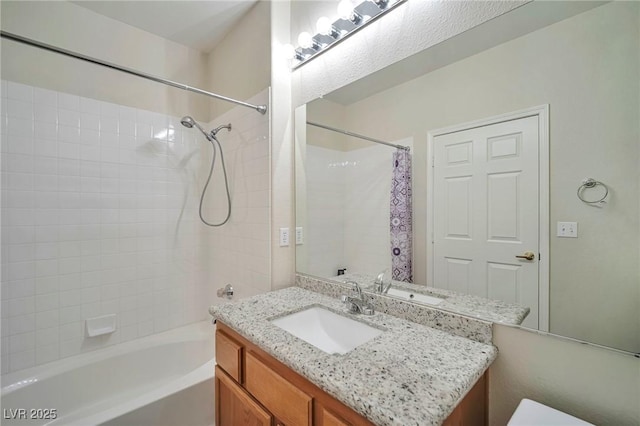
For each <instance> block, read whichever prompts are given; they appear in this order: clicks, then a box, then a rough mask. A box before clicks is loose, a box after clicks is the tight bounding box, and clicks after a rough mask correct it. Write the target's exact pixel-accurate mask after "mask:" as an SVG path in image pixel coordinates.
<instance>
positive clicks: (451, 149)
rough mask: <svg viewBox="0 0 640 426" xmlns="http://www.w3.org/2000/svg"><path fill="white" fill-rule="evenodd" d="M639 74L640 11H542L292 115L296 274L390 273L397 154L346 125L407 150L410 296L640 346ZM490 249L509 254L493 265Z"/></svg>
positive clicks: (539, 5) (561, 5) (520, 14)
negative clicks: (459, 297)
mask: <svg viewBox="0 0 640 426" xmlns="http://www.w3.org/2000/svg"><path fill="white" fill-rule="evenodd" d="M639 64H640V3H637V2H611V3H605V4H603V3H593V2H532V3H529V4H527V5H525V6H522V7H520V8H518V9H516V10H514V11H512V12H510V13H508V14H506V15H504V16H502V17H501V18H499V19H497V20H493V21H490V22H487V23H485V24H483V25H481V26H479V27H477V28H476V29H474V30H472V31H469V32H467V33H464V34H461V35H460V36H457V37H455V38H454V39H450V40H448V41H447V42H445V43H443V44H442V45H438V46H435V47H433V48H430V49H428V50H426V51H424V52H421V53H419V54H417V55H415V56H414V57H410V58H407V59H406V60H403V61H401V62H399V63H396V64H393V65H391V66H390V67H389V68H388V69H383V70H381V71H379V72H377V73H374V74H372V75H370V76H367V77H365V78H364V79H362V80H359V81H356V82H354V83H352V84H350V85H349V86H345V87H343V88H341V89H339V90H336V91H335V92H333V93H329V94H326V95H324V96H323V97H322V98H321V99H316V100H314V101H312V102H309V103H307V104H306V105H303V106H300V107H299V108H298V109H297V110H296V208H297V212H296V217H297V226H298V227H301V228H302V229H303V231H304V241H303V243H302V244H299V245H297V248H296V269H297V271H298V272H299V273H304V274H308V275H313V276H318V277H323V278H328V279H333V280H337V281H344V279H343V277H345V276H347V277H352V278H353V277H358V276H362V277H374V278H377V276H378V274H380V273H381V272H382V271H384V270H388V269H393V268H392V256H393V255H392V249H391V238H392V237H391V231H390V222H392V221H393V220H394V214H397V212H395V213H393V200H392V196H391V192H392V191H391V189H392V186H394V185H397V184H398V183H397V179H398V175H397V170H394V167H393V166H394V163H393V161H395V160H393V158H394V157H393V156H394V153H395V152H396V148H394V147H390V146H387V145H382V144H377V143H373V142H370V141H368V140H364V139H361V138H357V137H353V136H349V135H346V134H344V133H339V132H336V131H332V130H328V129H327V128H326V127H331V128H334V129H340V130H345V131H347V132H349V133H355V134H358V135H363V136H366V137H369V138H373V139H376V140H380V141H384V142H388V143H391V144H394V145H402V146H406V147H409V148H410V153H411V157H412V172H411V181H412V182H411V184H412V187H411V189H412V206H411V209H410V210H409V211H410V212H411V215H410V216H409V215H406V216H402V215H400V216H401V217H400V218H401V219H402V220H406V219H411V221H410V231H411V235H412V243H411V247H408V246H406V244H405V246H403V247H402V250H405V249H406V250H408V249H409V248H410V249H411V252H409V253H410V257H409V260H411V261H412V265H411V266H412V269H411V282H412V284H406V285H405V287H404V288H410V287H411V286H413V287H414V288H415V289H416V294H418V293H422V294H426V293H425V292H420V291H419V290H420V289H442V290H443V293H442V294H448V293H446V292H447V291H449V292H451V294H458V293H464V292H465V291H467V292H469V293H471V295H472V296H474V297H479V298H486V299H487V300H489V301H495V300H498V299H499V300H503V299H504V301H505V302H509V303H513V305H514V306H520V305H521V306H522V307H523V308H525V309H526V308H529V313H528V315H527V316H526V318H524V321H523V322H522V326H524V327H528V328H533V329H538V330H542V331H548V332H550V333H553V334H557V335H561V336H567V337H571V338H575V339H580V340H583V341H588V342H592V343H596V344H599V345H603V346H607V347H611V348H615V349H619V350H623V351H627V352H631V353H636V354H637V353H640V65H639ZM345 66H348V64H345ZM302 83H303V84H304V82H302ZM309 122H310V123H317V124H321V125H323V126H325V127H318V126H315V125H312V124H307V123H309ZM531 147H535V149H534V150H533V151H531ZM525 157H526V158H525ZM520 160H522V161H520ZM525 163H526V164H525ZM496 165H497V166H496ZM494 166H496V167H498V168H497V169H496V168H493V167H494ZM527 167H529V169H530V173H532V174H526V173H529V172H526V173H525V171H523V170H525V169H526V168H527ZM529 169H527V170H529ZM394 174H395V175H394ZM589 178H590V179H593V181H587V180H586V179H589ZM392 182H393V183H392ZM592 182H593V183H592ZM600 199H602V202H599V200H600ZM527 224H530V225H532V226H533V227H532V228H531V227H529V228H527V229H529V230H528V231H526V230H524V229H525V227H526V226H525V225H527ZM531 229H533V231H531ZM527 233H528V234H527ZM472 234H473V238H471V235H472ZM525 234H526V235H525ZM529 234H531V235H533V239H532V240H531V241H529V240H526V239H527V238H529V237H528V236H527V235H529ZM466 240H469V241H471V240H473V241H472V242H473V244H468V245H467V246H464V245H463V246H456V244H461V242H462V243H464V242H465V241H466ZM477 240H480V245H476V242H477ZM498 240H500V241H498ZM525 240H526V241H525ZM496 241H498V242H500V243H501V244H502V246H510V247H511V248H513V247H515V248H516V249H515V251H514V250H512V251H510V252H509V254H508V256H510V257H514V259H510V260H508V261H501V260H500V261H496V260H491V259H489V258H487V256H485V254H486V253H489V252H491V251H492V250H494V249H495V247H497V246H495V247H494V245H491V244H489V245H486V243H495V242H496ZM482 244H485V245H482ZM454 246H455V247H454ZM451 247H454V248H451ZM456 247H457V248H456ZM450 249H451V250H454V251H451V252H450V251H449V250H450ZM455 250H458V251H457V252H456V251H455ZM495 250H502V249H495ZM527 251H531V252H532V254H533V256H534V257H533V258H530V257H529V255H528V253H526V252H527ZM405 253H406V252H405ZM514 253H515V254H516V255H521V256H524V257H522V258H515V256H514ZM405 260H406V259H405ZM527 268H529V269H532V270H533V271H534V275H533V278H531V276H529V275H527V274H528V272H526V270H527ZM343 274H344V275H343ZM341 277H342V278H341ZM399 281H402V280H399ZM528 281H532V282H533V285H534V286H535V287H534V290H531V288H529V289H528V290H527V289H526V288H525V287H524V286H525V285H528V284H526V282H528ZM478 283H480V284H478ZM403 285H404V284H403ZM403 285H400V284H398V287H402V286H403ZM476 287H478V288H476ZM392 288H393V286H392ZM526 292H529V293H530V294H529V295H528V296H527V295H525V294H524V293H526ZM436 293H437V292H436ZM527 297H529V299H527ZM445 299H446V297H445ZM489 303H491V302H489ZM463 313H466V314H473V313H470V312H464V311H463ZM478 316H480V317H482V315H481V314H478ZM488 319H492V318H490V317H489V318H488ZM517 322H520V321H517Z"/></svg>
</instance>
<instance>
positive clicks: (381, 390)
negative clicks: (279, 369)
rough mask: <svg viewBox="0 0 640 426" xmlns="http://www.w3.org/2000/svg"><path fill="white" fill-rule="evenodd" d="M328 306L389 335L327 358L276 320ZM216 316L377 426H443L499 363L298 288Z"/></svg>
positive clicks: (481, 350)
mask: <svg viewBox="0 0 640 426" xmlns="http://www.w3.org/2000/svg"><path fill="white" fill-rule="evenodd" d="M318 304H319V305H323V306H324V307H327V308H329V309H330V310H333V311H335V312H340V313H343V314H344V315H345V316H348V317H350V318H352V319H355V320H358V321H362V322H364V323H367V324H370V325H372V326H374V327H377V328H381V329H383V330H386V331H385V332H383V333H382V334H381V335H380V336H378V337H376V338H375V339H373V340H371V341H370V342H367V343H365V344H363V345H361V346H358V347H357V348H355V349H353V350H352V351H350V352H348V353H346V354H344V355H338V354H327V353H325V352H323V351H322V350H320V349H318V348H316V347H315V346H312V345H310V344H308V343H306V342H304V341H303V340H301V339H298V338H297V337H295V336H293V335H291V334H289V333H288V332H286V331H284V330H282V329H281V328H279V327H277V326H275V325H273V324H271V323H270V322H269V320H270V319H272V318H274V317H280V316H282V315H283V314H287V313H292V312H296V311H300V310H303V309H304V308H306V307H308V306H310V305H318ZM209 311H210V313H211V315H212V316H213V317H215V318H216V319H218V320H220V321H222V322H223V323H225V324H226V325H228V326H230V327H231V328H233V329H234V330H235V331H237V332H238V333H239V334H241V335H242V336H244V337H245V338H246V339H248V340H249V341H251V342H253V343H255V344H256V345H258V346H260V347H261V348H262V349H263V350H264V351H266V352H267V353H269V354H270V355H272V356H273V357H275V358H276V359H278V360H279V361H281V362H282V363H284V364H285V365H287V366H288V367H290V368H291V369H293V370H294V371H296V372H298V373H299V374H301V375H302V376H304V377H306V378H307V379H309V380H310V381H311V382H313V383H314V384H316V385H317V386H318V387H320V388H322V389H324V390H325V391H326V392H328V393H329V394H330V395H333V396H334V397H335V398H336V399H338V400H340V401H341V402H343V403H344V404H346V405H348V406H349V407H351V408H353V409H354V410H355V411H357V412H358V413H360V414H362V415H363V416H364V417H366V418H367V419H369V420H370V421H372V422H373V423H375V424H377V425H420V426H423V425H439V424H441V423H442V422H443V421H444V420H445V419H446V418H447V417H448V416H449V414H450V413H451V412H452V411H453V409H454V408H455V407H456V406H457V404H458V403H459V402H460V401H461V400H462V398H463V397H464V396H465V395H466V393H467V392H468V391H469V390H470V389H471V388H472V386H473V385H474V384H475V382H476V381H477V379H478V378H479V377H480V376H482V374H483V373H484V372H485V370H486V369H487V368H488V367H489V365H490V364H491V363H492V362H493V360H494V359H495V357H496V356H497V349H496V348H495V347H494V346H492V345H488V344H484V343H479V342H475V341H472V340H469V339H466V338H463V337H459V336H454V335H451V334H449V333H446V332H443V331H439V330H435V329H433V328H430V327H427V326H424V325H420V324H416V323H413V322H410V321H407V320H403V319H400V318H397V317H393V316H391V315H386V314H383V313H380V312H376V314H375V315H373V316H364V315H352V314H348V313H346V310H345V307H344V305H343V304H342V303H341V302H340V301H339V300H337V299H334V298H331V297H328V296H324V295H321V294H318V293H314V292H312V291H309V290H305V289H302V288H298V287H289V288H286V289H283V290H279V291H274V292H270V293H265V294H261V295H258V296H254V297H252V298H249V299H245V300H242V301H239V302H237V303H230V304H226V305H219V306H212V307H211V308H210V309H209Z"/></svg>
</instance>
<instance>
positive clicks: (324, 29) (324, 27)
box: [316, 16, 332, 35]
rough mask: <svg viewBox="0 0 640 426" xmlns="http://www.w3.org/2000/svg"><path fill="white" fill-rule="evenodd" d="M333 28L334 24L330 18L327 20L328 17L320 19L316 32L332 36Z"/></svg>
mask: <svg viewBox="0 0 640 426" xmlns="http://www.w3.org/2000/svg"><path fill="white" fill-rule="evenodd" d="M331 27H332V24H331V21H330V20H329V18H327V17H326V16H323V17H322V18H318V21H317V22H316V31H318V34H322V35H330V34H331Z"/></svg>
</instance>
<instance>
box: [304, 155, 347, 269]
mask: <svg viewBox="0 0 640 426" xmlns="http://www.w3.org/2000/svg"><path fill="white" fill-rule="evenodd" d="M305 166H306V178H307V181H306V184H307V186H306V190H307V200H306V201H307V217H306V229H305V230H304V232H305V246H306V250H307V262H308V264H307V266H306V268H304V267H302V268H300V267H299V268H298V269H301V270H302V271H304V272H307V273H309V274H312V275H317V276H321V277H327V276H334V275H336V274H337V271H338V268H344V267H345V266H347V265H348V263H347V259H346V258H345V255H344V246H345V241H344V227H345V214H346V211H345V204H344V200H345V194H346V185H345V177H346V175H347V169H348V168H351V167H354V166H355V165H354V164H352V163H349V162H347V159H346V153H345V152H343V151H336V150H333V149H327V148H321V147H318V146H316V145H309V144H307V147H306V159H305Z"/></svg>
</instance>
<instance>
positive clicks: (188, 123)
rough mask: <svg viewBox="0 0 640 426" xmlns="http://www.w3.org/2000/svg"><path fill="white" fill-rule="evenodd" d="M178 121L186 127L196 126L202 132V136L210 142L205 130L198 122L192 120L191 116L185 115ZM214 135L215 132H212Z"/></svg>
mask: <svg viewBox="0 0 640 426" xmlns="http://www.w3.org/2000/svg"><path fill="white" fill-rule="evenodd" d="M180 123H182V125H183V126H184V127H187V128H189V129H191V128H193V126H196V127H197V128H198V130H200V131H201V132H202V134H203V135H204V137H205V138H207V140H208V141H210V142H211V138H210V137H209V135H208V134H207V132H205V131H204V129H203V128H202V126H200V125H199V124H198V122H197V121H196V120H194V119H193V118H192V117H189V116H188V115H187V116H185V117H182V119H181V120H180ZM214 136H215V134H214Z"/></svg>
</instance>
